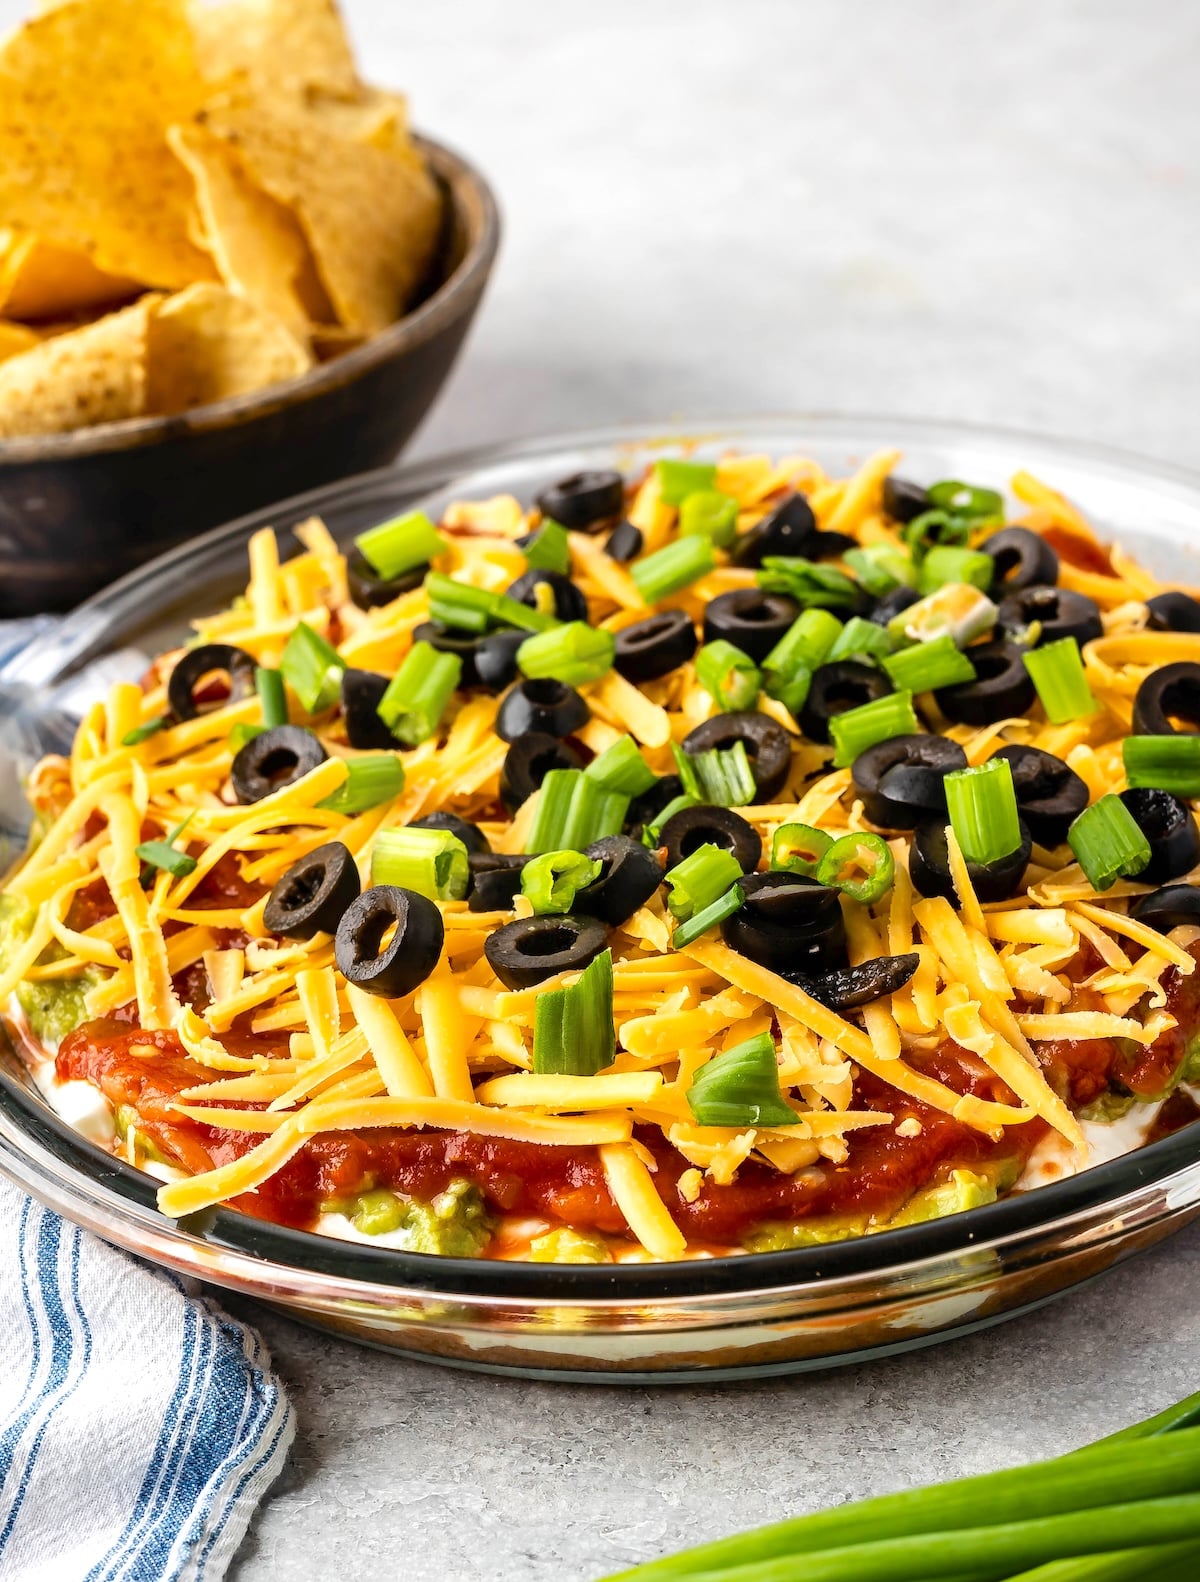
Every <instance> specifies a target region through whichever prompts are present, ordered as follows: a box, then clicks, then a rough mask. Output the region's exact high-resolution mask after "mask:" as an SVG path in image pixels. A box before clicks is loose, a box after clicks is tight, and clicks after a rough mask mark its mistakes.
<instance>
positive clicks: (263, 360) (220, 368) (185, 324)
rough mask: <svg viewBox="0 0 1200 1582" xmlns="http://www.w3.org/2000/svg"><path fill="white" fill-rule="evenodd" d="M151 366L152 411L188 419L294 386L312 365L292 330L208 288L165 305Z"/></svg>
mask: <svg viewBox="0 0 1200 1582" xmlns="http://www.w3.org/2000/svg"><path fill="white" fill-rule="evenodd" d="M146 364H147V387H148V388H147V398H146V405H147V408H148V410H149V411H151V412H185V411H187V410H188V409H189V408H191V407H197V406H206V405H207V404H208V403H209V402H212V401H224V400H225V399H226V398H227V397H229V396H238V395H246V394H248V393H249V392H250V391H251V390H260V389H261V388H262V387H263V386H264V385H270V384H276V383H278V382H279V381H280V380H283V379H294V378H295V377H296V376H297V375H298V374H302V373H304V371H305V370H306V369H307V368H309V367H311V366H312V358H311V357H310V356H309V354H308V352H307V351H306V350H305V348H304V347H303V346H301V344H300V342H299V341H298V340H297V339H296V337H295V336H294V335H293V334H292V332H291V331H290V330H289V329H288V328H287V326H286V325H285V324H282V323H281V322H280V321H279V320H278V319H275V318H271V317H270V316H269V315H267V314H265V313H262V312H260V311H259V309H258V308H256V307H255V306H254V305H253V304H252V303H250V302H247V301H245V300H244V299H243V298H242V297H238V296H235V295H234V294H233V292H231V291H227V290H226V289H225V287H224V286H215V285H210V284H208V283H207V282H206V283H203V284H200V285H195V286H189V287H188V288H187V290H186V291H181V292H179V293H178V294H177V295H176V296H173V297H168V298H167V299H166V301H165V302H163V301H160V303H159V304H158V306H157V307H156V309H155V311H154V313H153V315H152V316H151V319H150V326H149V335H148V338H147V351H146Z"/></svg>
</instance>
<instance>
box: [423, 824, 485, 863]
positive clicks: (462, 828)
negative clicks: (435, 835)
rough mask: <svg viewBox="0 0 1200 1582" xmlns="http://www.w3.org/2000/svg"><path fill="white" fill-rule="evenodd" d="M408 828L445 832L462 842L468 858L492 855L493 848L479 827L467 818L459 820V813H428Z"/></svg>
mask: <svg viewBox="0 0 1200 1582" xmlns="http://www.w3.org/2000/svg"><path fill="white" fill-rule="evenodd" d="M408 827H409V829H440V830H445V831H446V832H447V833H448V834H450V835H455V836H457V837H458V839H459V840H461V841H462V843H463V845H464V846H465V847H466V848H467V856H468V857H471V856H490V855H491V851H492V848H491V846H490V844H489V843H488V838H487V836H486V835H485V834H484V833H483V831H482V830H481V829H480V827H479V825H478V824H472V823H470V822H469V821H468V820H467V819H465V818H459V816H458V814H457V813H426V815H425V817H424V818H415V819H413V821H412V823H411V824H410V825H409V826H408Z"/></svg>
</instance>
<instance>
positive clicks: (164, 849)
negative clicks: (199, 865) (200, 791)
mask: <svg viewBox="0 0 1200 1582" xmlns="http://www.w3.org/2000/svg"><path fill="white" fill-rule="evenodd" d="M195 816H196V815H195V814H194V813H189V814H188V816H187V817H186V818H185V819H184V821H183V823H182V824H176V826H175V828H174V829H173V830H172V831H171V832H170V834H169V835H168V836H167V838H166V839H165V840H144V841H142V843H141V845H140V846H135V847H134V853H135V855H136V856H138V857H140V858H141V860H142V872H141V882H142V884H147V883H148V882H149V880H150V876H151V870H152V869H154V868H162V869H163V870H164V871H165V872H167V873H169V874H170V875H171V877H172V879H184V878H186V877H187V875H188V874H189V873H194V872H195V871H196V859H195V858H194V857H189V856H188V854H187V853H186V852H183V851H179V850H178V849H177V848H176V845H175V842H176V841H177V840H178V839H179V837H180V836H181V835H182V834H183V832H184V830H185V829H186V828H187V827H188V825H189V824H190V823H191V822H192V820H193V819H194V818H195Z"/></svg>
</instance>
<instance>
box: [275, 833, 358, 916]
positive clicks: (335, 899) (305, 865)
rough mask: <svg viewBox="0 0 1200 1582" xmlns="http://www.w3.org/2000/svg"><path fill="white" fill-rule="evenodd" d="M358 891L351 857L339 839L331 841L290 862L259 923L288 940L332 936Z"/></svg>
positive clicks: (355, 868) (356, 876)
mask: <svg viewBox="0 0 1200 1582" xmlns="http://www.w3.org/2000/svg"><path fill="white" fill-rule="evenodd" d="M360 889H361V885H360V884H359V878H358V868H357V867H356V866H355V862H354V858H353V857H352V856H351V855H350V853H349V852H348V851H347V849H346V848H345V846H343V845H342V843H341V841H340V840H331V841H330V842H329V843H328V844H327V845H325V846H318V847H317V849H316V851H310V852H309V853H308V855H307V856H305V857H301V858H300V860H299V862H294V863H293V864H292V866H291V867H290V868H289V869H288V871H287V872H286V873H285V874H284V876H283V878H282V879H280V880H279V881H278V883H277V884H276V885H275V887H274V888H273V889H272V891H271V893H270V895H269V896H268V897H267V904H266V906H265V907H264V908H263V923H264V924H265V926H266V927H267V928H269V929H270V930H271V932H272V934H283V935H284V936H285V937H286V938H288V939H311V938H312V937H313V935H314V934H335V933H336V932H337V926H338V924H339V923H340V922H341V920H342V917H343V915H344V914H345V911H346V908H347V907H348V906H349V905H350V903H351V902H352V901H353V900H355V898H356V897H357V895H358V893H359V890H360Z"/></svg>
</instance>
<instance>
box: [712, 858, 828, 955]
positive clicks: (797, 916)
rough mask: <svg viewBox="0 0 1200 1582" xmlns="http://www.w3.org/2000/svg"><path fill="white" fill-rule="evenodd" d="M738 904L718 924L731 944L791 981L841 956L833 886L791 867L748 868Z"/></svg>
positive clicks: (731, 947) (724, 937) (729, 944)
mask: <svg viewBox="0 0 1200 1582" xmlns="http://www.w3.org/2000/svg"><path fill="white" fill-rule="evenodd" d="M742 891H743V893H744V895H745V897H746V899H745V901H744V902H743V904H742V905H741V906H740V907H739V908H738V909H737V911H736V912H734V913H733V915H732V916H731V917H727V918H726V919H725V921H724V922H723V923H722V924H721V937H722V938H723V939H724V941H725V943H726V944H727V945H728V946H729V948H730V949H731V950H736V951H737V952H738V954H739V955H742V956H745V957H746V958H747V959H748V960H750V961H755V962H757V963H758V964H759V966H762V967H766V968H768V970H769V971H771V972H778V973H780V974H782V975H783V976H784V977H787V978H794V979H796V980H797V981H800V980H801V979H806V978H808V977H809V976H811V975H812V974H814V973H823V972H828V971H831V970H832V969H833V968H835V967H838V966H840V965H842V964H843V963H844V962H845V959H846V925H845V922H844V920H843V918H842V909H841V907H840V905H839V904H838V893H837V891H836V890H831V889H827V888H826V887H825V886H824V885H821V884H818V883H817V881H816V880H815V879H808V878H805V877H804V876H803V875H801V874H795V873H780V872H772V873H753V874H750V875H749V876H748V877H747V878H746V879H745V880H744V881H743V884H742Z"/></svg>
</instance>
